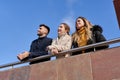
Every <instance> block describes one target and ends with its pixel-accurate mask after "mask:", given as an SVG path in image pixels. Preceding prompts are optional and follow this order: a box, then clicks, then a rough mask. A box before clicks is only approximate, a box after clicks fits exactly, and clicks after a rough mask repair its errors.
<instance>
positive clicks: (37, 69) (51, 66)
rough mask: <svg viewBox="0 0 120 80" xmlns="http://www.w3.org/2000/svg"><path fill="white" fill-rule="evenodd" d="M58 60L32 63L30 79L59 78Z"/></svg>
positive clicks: (51, 79)
mask: <svg viewBox="0 0 120 80" xmlns="http://www.w3.org/2000/svg"><path fill="white" fill-rule="evenodd" d="M56 66H57V65H56V61H51V62H49V61H48V62H43V63H39V64H33V65H31V72H30V78H29V80H57V71H56V69H57V68H56Z"/></svg>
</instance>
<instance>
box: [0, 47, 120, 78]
mask: <svg viewBox="0 0 120 80" xmlns="http://www.w3.org/2000/svg"><path fill="white" fill-rule="evenodd" d="M119 61H120V47H116V48H112V49H107V50H101V51H96V52H91V53H86V54H81V55H76V56H71V57H68V58H60V59H57V60H54V61H46V62H42V63H38V64H33V65H30V66H25V67H20V68H13V69H10V70H6V71H0V80H119V79H120V62H119Z"/></svg>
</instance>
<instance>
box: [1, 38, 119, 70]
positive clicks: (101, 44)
mask: <svg viewBox="0 0 120 80" xmlns="http://www.w3.org/2000/svg"><path fill="white" fill-rule="evenodd" d="M118 42H120V38H116V39H112V40H108V41H103V42H100V43H95V44H90V45H86V46H83V47H78V48H73V49H70V50H65V51H62V52H59V54H57V55H44V56H40V57H36V58H33V59H29V60H26V61H17V62H13V63H9V64H4V65H0V68H5V67H10V66H14V65H18V64H22V63H27V62H32V61H36V60H40V59H45V58H50V57H52V56H59V55H64V54H66V53H72V52H76V51H80V50H83V49H88V48H93V47H99V46H104V45H108V44H114V43H118Z"/></svg>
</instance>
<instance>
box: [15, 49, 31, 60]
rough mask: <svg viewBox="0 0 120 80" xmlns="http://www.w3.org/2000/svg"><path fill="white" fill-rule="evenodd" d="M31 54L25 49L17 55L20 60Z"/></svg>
mask: <svg viewBox="0 0 120 80" xmlns="http://www.w3.org/2000/svg"><path fill="white" fill-rule="evenodd" d="M29 54H30V53H29V52H27V51H25V52H23V53H21V54H18V55H17V58H18V59H19V60H23V59H25V58H26V57H28V56H29Z"/></svg>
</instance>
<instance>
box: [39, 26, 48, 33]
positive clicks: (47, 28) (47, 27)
mask: <svg viewBox="0 0 120 80" xmlns="http://www.w3.org/2000/svg"><path fill="white" fill-rule="evenodd" d="M41 26H44V27H45V28H46V29H47V30H48V34H49V32H50V28H49V27H48V26H47V25H45V24H40V25H39V27H41Z"/></svg>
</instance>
